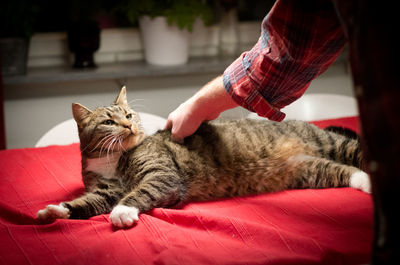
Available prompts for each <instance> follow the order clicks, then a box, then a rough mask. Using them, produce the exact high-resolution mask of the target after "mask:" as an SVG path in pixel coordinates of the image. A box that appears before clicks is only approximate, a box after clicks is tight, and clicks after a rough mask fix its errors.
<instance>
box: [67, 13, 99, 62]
mask: <svg viewBox="0 0 400 265" xmlns="http://www.w3.org/2000/svg"><path fill="white" fill-rule="evenodd" d="M99 47H100V28H99V25H98V23H97V22H96V21H91V20H86V21H76V22H73V23H72V24H71V25H70V27H69V29H68V48H69V50H70V51H71V52H72V53H74V54H75V61H74V65H73V67H74V68H86V67H96V64H95V62H94V58H93V56H94V53H95V52H96V51H97V50H98V49H99Z"/></svg>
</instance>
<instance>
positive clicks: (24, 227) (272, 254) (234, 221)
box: [0, 118, 373, 265]
mask: <svg viewBox="0 0 400 265" xmlns="http://www.w3.org/2000/svg"><path fill="white" fill-rule="evenodd" d="M316 124H317V125H319V126H321V127H325V126H327V125H332V124H335V125H345V126H346V127H348V128H351V129H354V130H357V128H358V127H357V119H356V118H344V119H337V120H330V121H324V122H317V123H316ZM82 192H83V184H82V181H81V173H80V154H79V147H78V145H77V144H73V145H69V146H51V147H46V148H32V149H19V150H6V151H1V152H0V264H7V265H17V264H40V265H45V264H71V265H72V264H286V265H287V264H296V265H298V264H359V263H367V262H368V260H369V256H370V250H371V247H370V246H371V241H372V231H373V225H372V202H371V197H370V195H367V194H365V193H363V192H361V191H358V190H354V189H351V188H340V189H324V190H291V191H284V192H279V193H275V194H263V195H258V196H251V197H241V198H234V199H226V200H219V201H211V202H202V203H190V204H188V205H186V206H184V207H183V208H182V209H155V210H153V211H151V212H149V213H146V214H142V215H140V220H139V222H138V224H137V225H136V226H135V227H133V228H131V229H126V230H114V229H113V228H112V226H111V223H110V221H109V220H108V215H101V216H96V217H93V218H91V219H90V220H58V221H56V222H55V223H53V224H49V225H38V224H36V221H35V215H36V213H37V211H38V210H39V209H42V208H44V207H45V206H46V205H47V204H50V203H51V204H54V203H58V202H61V201H65V200H70V199H73V198H74V197H76V196H78V195H79V194H81V193H82Z"/></svg>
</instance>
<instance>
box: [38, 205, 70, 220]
mask: <svg viewBox="0 0 400 265" xmlns="http://www.w3.org/2000/svg"><path fill="white" fill-rule="evenodd" d="M69 215H70V211H69V209H68V208H66V207H64V206H63V205H62V204H59V205H53V204H49V205H47V206H46V208H44V209H42V210H40V211H38V213H37V215H36V218H37V219H38V220H39V221H54V220H56V219H68V218H69Z"/></svg>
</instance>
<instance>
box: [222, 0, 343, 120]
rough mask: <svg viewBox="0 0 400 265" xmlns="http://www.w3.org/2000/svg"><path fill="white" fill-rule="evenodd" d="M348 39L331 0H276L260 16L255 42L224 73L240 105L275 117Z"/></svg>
mask: <svg viewBox="0 0 400 265" xmlns="http://www.w3.org/2000/svg"><path fill="white" fill-rule="evenodd" d="M345 42H346V38H345V36H344V32H343V30H342V27H341V24H340V22H339V19H338V17H337V15H336V12H335V9H334V6H333V4H332V3H331V1H326V0H321V1H320V0H308V1H298V0H278V1H277V2H276V3H275V5H274V6H273V7H272V9H271V11H270V12H269V13H268V15H267V16H266V17H265V18H264V20H263V22H262V25H261V36H260V38H259V40H258V42H257V43H256V45H255V46H254V47H253V48H252V49H251V50H250V51H248V52H244V53H243V54H242V55H241V56H240V57H239V58H238V59H236V61H234V62H233V63H232V64H231V65H230V66H229V67H228V68H227V69H226V70H225V72H224V75H223V82H224V87H225V89H226V91H227V92H228V93H229V94H230V95H231V97H232V99H233V100H234V101H236V103H238V104H239V105H241V106H243V107H245V108H247V109H248V110H250V111H253V112H256V113H257V114H258V115H259V116H263V117H266V118H269V119H271V120H275V121H281V120H283V119H284V117H285V114H284V113H282V112H281V111H280V109H281V108H283V107H285V106H286V105H289V104H290V103H292V102H293V101H295V100H296V99H298V98H299V97H301V96H302V95H303V93H304V92H305V90H306V89H307V87H308V86H309V84H310V83H311V81H312V80H313V79H314V78H316V77H317V76H318V75H320V74H321V73H323V72H324V71H325V70H326V69H327V68H328V66H329V65H330V64H331V63H332V62H333V61H334V60H335V59H336V58H337V56H338V55H339V54H340V52H341V51H342V49H343V46H344V44H345Z"/></svg>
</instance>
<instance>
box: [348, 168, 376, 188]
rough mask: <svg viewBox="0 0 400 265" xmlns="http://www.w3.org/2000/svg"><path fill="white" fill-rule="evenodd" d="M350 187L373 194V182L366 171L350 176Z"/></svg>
mask: <svg viewBox="0 0 400 265" xmlns="http://www.w3.org/2000/svg"><path fill="white" fill-rule="evenodd" d="M350 187H351V188H355V189H359V190H362V191H363V192H366V193H371V181H370V179H369V176H368V174H367V173H365V172H364V171H357V172H354V173H353V174H352V175H351V176H350Z"/></svg>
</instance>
